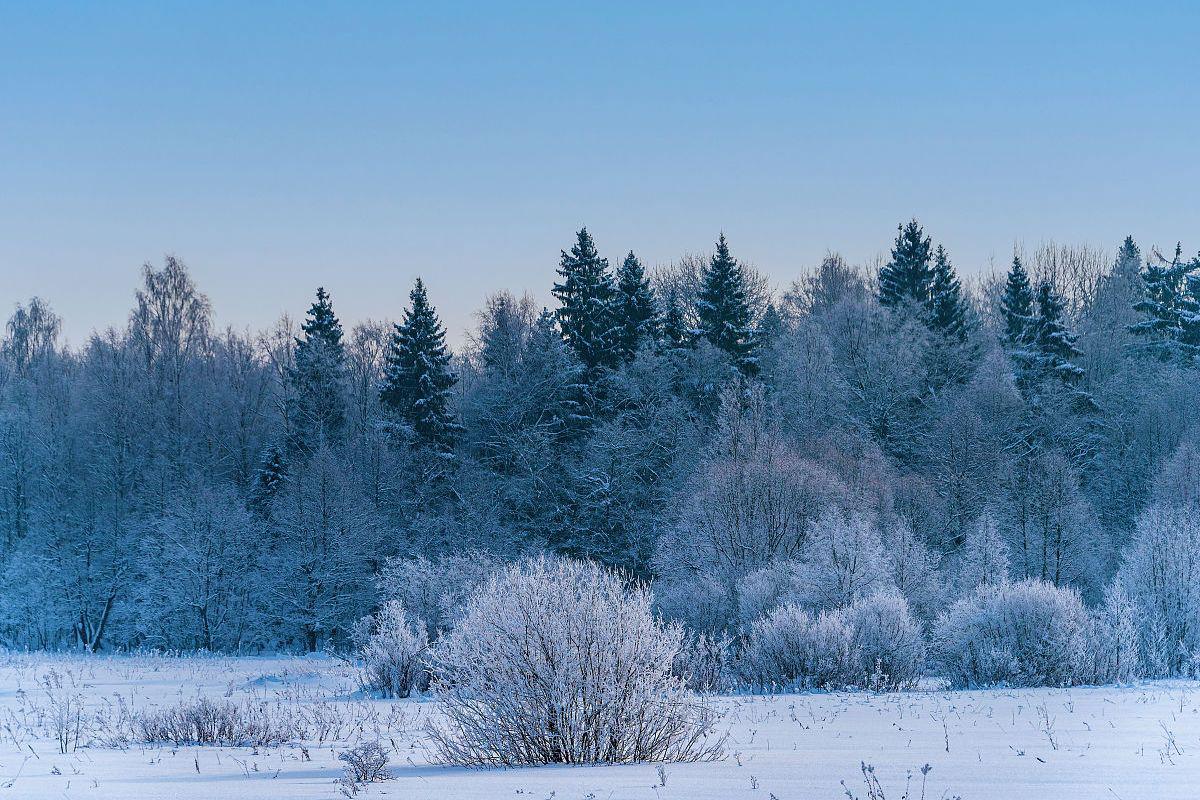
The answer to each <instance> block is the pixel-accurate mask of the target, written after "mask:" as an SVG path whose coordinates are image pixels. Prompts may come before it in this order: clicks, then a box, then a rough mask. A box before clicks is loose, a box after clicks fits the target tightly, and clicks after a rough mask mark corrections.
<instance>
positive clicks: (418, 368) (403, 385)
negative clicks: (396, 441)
mask: <svg viewBox="0 0 1200 800" xmlns="http://www.w3.org/2000/svg"><path fill="white" fill-rule="evenodd" d="M408 297H409V301H410V302H411V306H410V307H409V308H406V309H405V310H404V321H403V322H402V323H401V324H399V325H396V326H395V330H394V331H393V332H392V338H391V341H390V343H389V345H388V352H387V363H386V365H385V367H384V376H383V386H382V387H381V388H380V391H379V400H380V402H382V403H383V405H384V407H385V408H386V409H388V411H390V412H391V413H392V414H394V415H395V416H396V417H398V418H399V419H400V420H402V421H403V422H405V423H407V424H408V426H409V427H411V428H412V431H413V435H414V442H413V444H414V446H417V447H429V448H431V449H433V450H434V451H436V452H440V453H450V452H452V451H453V450H454V444H455V440H456V438H457V435H458V433H459V431H460V430H461V426H460V425H458V423H457V422H455V420H454V416H453V414H452V413H451V411H450V389H451V387H453V386H454V384H455V382H456V380H457V378H456V377H455V376H454V374H453V372H451V370H450V352H449V351H448V350H447V349H446V331H445V329H444V328H443V327H442V323H441V321H440V320H439V319H438V316H437V312H436V311H435V310H434V308H433V306H431V305H430V304H429V298H428V296H427V295H426V293H425V284H424V283H423V282H422V281H421V279H420V278H417V282H416V284H415V285H414V286H413V290H412V291H411V292H410V293H409V295H408Z"/></svg>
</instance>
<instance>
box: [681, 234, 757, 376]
mask: <svg viewBox="0 0 1200 800" xmlns="http://www.w3.org/2000/svg"><path fill="white" fill-rule="evenodd" d="M696 311H697V314H698V316H699V317H700V328H701V330H702V331H703V333H704V336H705V338H707V339H708V341H710V342H711V343H712V344H713V346H714V347H716V348H718V349H720V350H723V351H724V352H726V353H727V354H728V355H729V357H730V358H732V359H733V363H734V364H735V365H737V368H738V369H739V370H741V371H742V373H743V374H745V375H754V374H755V373H757V371H758V359H757V357H756V352H757V350H758V340H757V338H756V337H755V335H754V329H753V319H752V317H751V310H750V302H749V300H748V298H747V296H746V278H745V275H744V273H743V272H742V267H741V265H740V264H739V263H738V262H737V261H736V260H735V259H734V258H733V256H732V255H730V253H729V244H728V243H727V242H726V241H725V234H724V233H722V234H721V237H720V238H719V239H718V240H717V251H716V253H714V254H713V256H712V258H711V259H710V260H709V262H708V266H707V268H706V269H705V270H704V274H703V275H702V276H701V287H700V292H699V294H698V295H697V297H696Z"/></svg>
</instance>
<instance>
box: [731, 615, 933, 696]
mask: <svg viewBox="0 0 1200 800" xmlns="http://www.w3.org/2000/svg"><path fill="white" fill-rule="evenodd" d="M924 659H925V644H924V640H923V639H922V637H921V628H920V625H918V624H917V622H916V621H915V620H914V619H913V617H912V614H911V613H909V609H908V603H907V602H906V601H905V600H904V598H903V597H900V596H899V595H897V594H886V595H875V596H872V597H868V598H863V599H862V600H859V601H858V602H856V603H854V604H852V605H850V606H847V607H846V608H841V609H836V610H833V611H828V610H826V611H820V612H818V613H815V614H814V613H811V612H809V611H807V610H806V609H804V608H803V607H801V606H799V605H797V604H795V603H788V604H786V605H783V606H780V607H779V608H777V609H775V610H774V611H772V612H771V613H770V614H768V615H766V616H765V617H763V618H762V619H760V620H758V621H757V622H755V623H754V624H753V625H752V626H751V629H750V634H749V636H748V637H747V640H746V648H745V650H744V651H743V653H742V661H741V672H742V676H743V677H744V678H745V679H746V680H747V681H748V682H750V683H752V684H754V685H756V686H758V687H759V688H771V687H777V688H825V689H843V688H860V689H870V690H873V691H894V690H897V689H904V688H909V687H911V686H912V685H913V684H915V683H916V680H917V679H918V678H919V677H920V675H921V668H922V666H923V664H924Z"/></svg>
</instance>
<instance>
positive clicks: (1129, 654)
mask: <svg viewBox="0 0 1200 800" xmlns="http://www.w3.org/2000/svg"><path fill="white" fill-rule="evenodd" d="M1136 614H1137V610H1136V609H1135V608H1134V605H1133V603H1132V601H1130V599H1129V595H1127V594H1126V593H1125V589H1124V587H1122V586H1121V584H1119V583H1114V584H1113V585H1111V586H1109V587H1108V591H1107V592H1105V594H1104V604H1103V605H1102V606H1100V607H1099V608H1097V609H1094V610H1093V611H1092V613H1091V616H1090V619H1089V620H1088V622H1089V626H1088V649H1087V655H1088V657H1089V659H1090V662H1089V663H1090V667H1089V671H1090V676H1089V677H1088V682H1089V683H1096V684H1100V683H1127V682H1129V681H1131V680H1133V679H1134V678H1137V677H1138V676H1140V675H1141V674H1142V664H1141V653H1140V642H1141V634H1140V632H1139V631H1138V625H1137V616H1136Z"/></svg>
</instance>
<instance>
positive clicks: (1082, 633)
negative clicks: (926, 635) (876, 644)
mask: <svg viewBox="0 0 1200 800" xmlns="http://www.w3.org/2000/svg"><path fill="white" fill-rule="evenodd" d="M1087 635H1088V613H1087V609H1086V608H1084V605H1083V601H1082V600H1081V599H1080V597H1079V593H1078V592H1076V591H1074V590H1072V589H1064V588H1059V587H1056V586H1054V585H1053V584H1049V583H1045V582H1042V581H1021V582H1019V583H1003V584H997V585H984V586H980V587H979V588H978V589H976V590H975V591H974V592H973V593H971V594H969V595H967V596H966V597H964V598H962V599H960V600H959V601H958V602H956V603H955V604H954V605H953V606H951V607H950V609H949V610H947V611H946V612H945V613H943V614H942V615H941V616H940V617H939V618H938V621H937V624H936V629H935V635H934V637H933V653H934V657H935V661H936V663H937V664H938V666H939V667H940V669H941V670H942V671H943V674H944V676H945V677H946V678H948V679H949V681H950V684H951V685H952V686H954V687H975V686H993V685H1008V686H1071V685H1074V684H1078V683H1082V682H1084V681H1086V680H1087V675H1086V672H1087V670H1086V665H1085V664H1084V659H1083V654H1084V653H1085V652H1086V648H1087V646H1088V642H1087Z"/></svg>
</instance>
